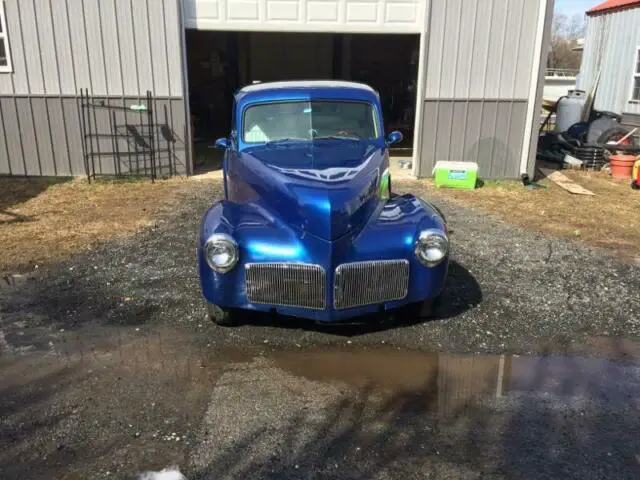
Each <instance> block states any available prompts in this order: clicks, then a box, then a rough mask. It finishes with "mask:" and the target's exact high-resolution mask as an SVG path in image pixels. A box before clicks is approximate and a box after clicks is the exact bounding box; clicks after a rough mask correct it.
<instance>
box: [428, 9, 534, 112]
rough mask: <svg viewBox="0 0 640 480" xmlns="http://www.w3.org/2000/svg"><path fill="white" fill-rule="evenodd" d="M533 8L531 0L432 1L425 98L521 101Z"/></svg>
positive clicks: (528, 62)
mask: <svg viewBox="0 0 640 480" xmlns="http://www.w3.org/2000/svg"><path fill="white" fill-rule="evenodd" d="M538 6H539V2H538V1H531V0H433V3H432V9H431V20H430V22H429V28H428V35H429V42H428V45H429V51H428V56H427V61H428V64H427V69H426V71H427V73H426V75H427V80H426V89H425V96H426V98H441V99H463V98H474V99H478V98H488V99H511V98H515V99H525V98H527V95H528V91H529V83H530V73H531V63H532V61H533V58H532V55H533V53H532V52H533V48H532V44H533V43H534V41H535V32H536V26H537V21H536V19H537V12H538Z"/></svg>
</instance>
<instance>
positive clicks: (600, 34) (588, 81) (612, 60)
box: [578, 8, 640, 114]
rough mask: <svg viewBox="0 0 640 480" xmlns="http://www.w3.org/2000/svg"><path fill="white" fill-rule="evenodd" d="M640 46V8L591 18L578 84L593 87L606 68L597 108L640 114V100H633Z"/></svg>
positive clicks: (598, 94)
mask: <svg viewBox="0 0 640 480" xmlns="http://www.w3.org/2000/svg"><path fill="white" fill-rule="evenodd" d="M639 46H640V8H634V9H629V10H623V11H619V12H614V13H607V14H603V15H596V16H593V17H589V18H588V20H587V33H586V36H585V46H584V53H583V56H582V66H581V68H580V77H579V79H578V88H580V89H582V90H587V91H590V90H591V88H592V87H593V85H594V82H595V81H596V78H597V76H598V71H599V70H600V69H602V71H601V74H600V81H599V83H598V90H597V95H596V98H595V102H594V107H595V108H596V109H598V110H608V111H613V112H617V113H630V114H640V104H638V103H632V102H630V101H629V100H630V98H631V83H632V76H633V69H634V66H635V58H636V57H635V55H636V49H637V48H638V47H639Z"/></svg>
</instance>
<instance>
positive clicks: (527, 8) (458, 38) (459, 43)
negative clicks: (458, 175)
mask: <svg viewBox="0 0 640 480" xmlns="http://www.w3.org/2000/svg"><path fill="white" fill-rule="evenodd" d="M540 2H545V3H547V5H548V7H547V8H551V10H552V9H553V2H552V1H551V2H548V1H547V0H536V1H532V0H433V1H432V6H431V15H430V19H429V24H428V48H427V58H426V62H427V63H426V80H425V82H426V86H425V93H424V96H425V105H424V110H423V124H422V132H421V158H420V162H419V164H418V172H417V174H418V176H429V175H431V171H432V168H433V166H434V165H435V163H436V162H437V161H439V160H465V161H473V162H478V164H479V166H480V175H481V176H482V177H483V178H514V177H517V176H518V175H519V174H520V160H521V155H522V146H523V138H524V134H525V132H524V128H525V121H526V116H527V106H528V102H529V98H528V97H529V91H530V82H531V69H532V66H533V64H534V58H533V55H534V51H535V48H534V44H535V40H536V31H537V28H538V25H537V19H538V12H539V9H540Z"/></svg>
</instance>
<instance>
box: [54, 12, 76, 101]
mask: <svg viewBox="0 0 640 480" xmlns="http://www.w3.org/2000/svg"><path fill="white" fill-rule="evenodd" d="M51 19H52V21H53V35H54V43H53V44H52V45H54V48H55V55H56V60H57V63H58V75H59V79H60V81H59V85H60V93H61V94H63V95H73V94H75V93H76V92H77V87H76V79H75V68H74V62H73V52H74V50H73V47H72V46H71V36H70V34H69V15H68V14H67V7H66V0H51Z"/></svg>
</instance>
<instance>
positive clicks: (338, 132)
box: [336, 130, 360, 138]
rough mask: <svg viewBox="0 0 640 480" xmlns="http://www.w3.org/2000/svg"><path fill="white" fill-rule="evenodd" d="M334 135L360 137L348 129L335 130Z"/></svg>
mask: <svg viewBox="0 0 640 480" xmlns="http://www.w3.org/2000/svg"><path fill="white" fill-rule="evenodd" d="M336 136H338V137H356V138H360V135H358V134H357V133H355V132H352V131H350V130H339V131H337V132H336Z"/></svg>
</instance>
